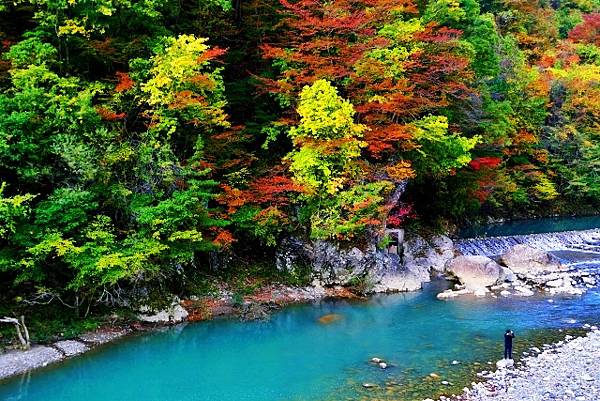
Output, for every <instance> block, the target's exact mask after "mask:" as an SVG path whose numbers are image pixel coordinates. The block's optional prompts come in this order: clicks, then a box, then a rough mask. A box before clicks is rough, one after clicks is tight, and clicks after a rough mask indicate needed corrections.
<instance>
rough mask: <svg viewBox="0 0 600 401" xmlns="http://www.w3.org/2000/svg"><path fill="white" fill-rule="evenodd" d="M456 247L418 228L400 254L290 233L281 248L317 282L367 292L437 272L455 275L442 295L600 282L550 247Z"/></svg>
mask: <svg viewBox="0 0 600 401" xmlns="http://www.w3.org/2000/svg"><path fill="white" fill-rule="evenodd" d="M456 248H457V247H455V244H454V243H453V241H452V240H451V239H450V238H449V237H447V236H443V235H439V236H434V237H431V238H427V239H426V238H423V237H421V236H419V235H416V234H414V233H407V234H406V238H405V241H404V242H403V243H402V244H401V246H400V247H399V254H393V253H388V252H387V251H386V250H380V249H377V248H376V247H375V246H369V247H367V248H366V249H364V250H362V249H359V248H357V247H352V248H348V249H344V248H340V247H339V246H338V245H336V244H335V243H333V242H328V241H315V242H307V241H302V240H299V239H297V238H289V239H287V240H286V241H284V242H283V244H282V246H281V247H280V249H279V252H278V254H277V267H278V268H279V269H280V270H286V271H292V270H294V269H297V268H299V267H302V266H304V267H306V266H308V267H310V270H311V272H312V278H313V284H314V285H315V286H317V287H320V286H323V287H336V286H352V285H356V284H357V283H360V284H361V286H362V287H363V289H364V290H366V291H367V292H397V291H414V290H418V289H420V288H421V287H422V285H423V283H426V282H428V281H430V280H431V276H432V275H440V276H445V277H447V278H448V279H451V280H455V281H456V282H457V286H456V290H448V291H446V292H444V293H443V294H440V298H452V297H454V296H457V295H464V294H475V295H477V296H485V295H486V294H490V293H491V295H492V296H497V295H500V296H510V295H516V296H530V295H533V294H534V291H536V290H538V291H545V292H548V293H551V294H555V293H567V294H574V295H576V294H581V293H582V292H583V291H585V288H586V287H589V286H591V285H595V283H596V278H594V277H593V276H592V275H591V274H590V273H589V272H588V273H586V272H579V271H576V270H574V269H568V268H567V267H565V266H563V265H561V264H560V263H559V262H558V261H557V260H555V259H554V257H552V256H551V255H550V254H549V253H548V252H546V251H544V250H540V249H537V248H535V247H533V246H530V245H525V244H517V245H514V246H512V247H510V248H508V249H507V250H506V251H505V252H504V253H503V254H502V255H500V256H499V257H498V258H497V260H494V259H492V258H490V257H488V256H485V255H469V254H467V255H462V254H461V252H460V251H459V250H458V249H456ZM458 248H459V249H460V246H459V247H458Z"/></svg>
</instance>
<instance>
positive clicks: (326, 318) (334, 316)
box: [319, 313, 343, 324]
mask: <svg viewBox="0 0 600 401" xmlns="http://www.w3.org/2000/svg"><path fill="white" fill-rule="evenodd" d="M342 318H343V316H342V315H340V314H338V313H329V314H327V315H323V316H321V317H320V318H319V323H321V324H330V323H333V322H337V321H338V320H342Z"/></svg>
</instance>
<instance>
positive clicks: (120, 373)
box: [0, 281, 600, 401]
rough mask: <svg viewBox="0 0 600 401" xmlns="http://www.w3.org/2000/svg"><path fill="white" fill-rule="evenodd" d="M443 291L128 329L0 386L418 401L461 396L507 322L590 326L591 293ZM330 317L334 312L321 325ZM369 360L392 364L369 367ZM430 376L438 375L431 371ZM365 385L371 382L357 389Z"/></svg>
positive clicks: (87, 395) (20, 393)
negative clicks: (135, 332)
mask: <svg viewBox="0 0 600 401" xmlns="http://www.w3.org/2000/svg"><path fill="white" fill-rule="evenodd" d="M445 286H446V283H445V282H441V281H438V282H433V283H432V284H430V285H428V286H427V287H426V288H425V289H424V290H423V291H422V292H417V293H408V294H398V295H387V296H377V297H374V298H370V299H369V300H367V301H362V302H347V301H329V302H321V303H318V304H315V305H301V306H293V307H289V308H285V309H284V310H282V311H279V312H277V313H275V314H274V315H273V316H272V318H271V319H270V320H269V321H256V322H245V323H242V322H239V321H236V320H218V321H211V322H204V323H198V324H189V325H187V326H180V327H174V328H170V329H168V330H165V331H162V332H156V333H151V334H145V335H139V336H134V337H131V338H127V339H124V340H122V341H119V342H117V343H115V344H110V345H107V346H105V347H100V348H99V349H96V350H94V351H92V352H90V353H87V354H85V355H83V356H81V357H78V358H74V359H70V360H67V361H66V362H63V363H61V364H59V365H56V366H53V367H48V368H45V369H42V370H39V371H35V372H33V373H31V374H30V375H25V376H23V377H19V378H13V379H11V380H9V381H5V382H3V383H0V399H1V400H30V401H50V400H61V401H75V400H78V401H81V400H86V401H100V400H101V401H108V400H129V401H136V400H140V401H141V400H144V401H151V400H181V401H183V400H198V401H199V400H203V401H209V400H215V401H217V400H218V401H271V400H272V401H275V400H369V399H378V400H382V399H398V400H400V399H401V400H410V399H423V398H425V397H426V396H427V394H431V392H436V391H443V390H447V392H450V391H459V389H461V388H462V386H464V385H465V384H466V383H465V381H466V380H469V381H470V380H471V379H470V378H466V377H469V376H468V375H467V373H466V372H468V371H472V370H473V369H476V370H481V369H485V368H486V367H487V361H496V360H497V359H498V358H499V357H501V353H502V335H503V331H504V330H505V329H506V328H507V327H510V328H512V329H513V330H514V331H515V332H516V335H517V338H516V341H517V345H518V346H519V347H520V348H523V347H524V346H525V344H529V343H530V342H531V341H533V340H534V339H535V338H536V336H539V334H540V333H549V332H552V333H557V331H558V330H559V329H560V330H563V329H568V328H570V327H574V326H580V325H581V324H583V323H586V322H587V323H590V324H597V323H598V322H599V321H600V319H599V318H600V292H599V291H598V290H595V289H593V290H590V291H589V292H588V293H587V294H586V295H584V296H582V297H574V298H568V297H566V298H560V297H554V298H549V297H541V296H540V297H537V296H536V297H531V298H517V297H515V298H485V299H475V298H462V299H454V300H451V301H439V300H437V299H436V297H435V296H436V294H437V293H438V292H440V291H441V290H443V289H444V288H445ZM550 300H551V302H550ZM331 313H335V314H338V315H339V316H340V319H338V320H335V319H334V320H333V321H332V322H331V323H329V324H322V323H320V322H319V318H320V317H322V316H323V315H326V314H331ZM571 319H573V320H571ZM574 321H577V323H574ZM564 333H565V332H562V333H560V335H561V336H564ZM557 334H558V333H557ZM376 356H377V357H381V358H385V359H386V360H387V361H388V362H389V363H390V364H392V365H395V366H393V367H391V368H389V369H387V370H381V369H379V368H378V367H376V366H374V365H371V364H369V363H368V361H369V360H370V358H372V357H376ZM453 360H457V361H459V362H460V363H459V364H456V365H452V363H451V362H452V361H453ZM476 361H478V362H479V363H481V365H474V362H476ZM433 372H435V373H436V374H437V375H439V376H440V377H439V378H431V377H429V374H430V373H433ZM471 373H472V372H471ZM442 380H447V381H450V382H451V383H452V385H450V386H444V385H443V384H441V381H442ZM364 382H371V383H374V384H376V385H378V387H379V388H378V389H375V390H365V389H363V388H362V383H364Z"/></svg>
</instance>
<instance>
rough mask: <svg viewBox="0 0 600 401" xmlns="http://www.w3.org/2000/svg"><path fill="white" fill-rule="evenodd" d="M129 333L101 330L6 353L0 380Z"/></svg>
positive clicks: (1, 358)
mask: <svg viewBox="0 0 600 401" xmlns="http://www.w3.org/2000/svg"><path fill="white" fill-rule="evenodd" d="M131 331H132V330H131V329H103V330H98V331H95V332H90V333H86V334H83V335H81V336H79V337H78V338H76V339H71V340H61V341H56V342H54V343H51V344H48V345H34V346H33V347H31V349H28V350H25V351H22V350H16V349H15V350H10V351H7V352H5V353H3V354H0V380H1V379H5V378H8V377H11V376H15V375H19V374H22V373H25V372H28V371H30V370H33V369H37V368H41V367H44V366H48V365H49V364H52V363H56V362H60V361H62V360H64V359H67V358H70V357H73V356H76V355H79V354H82V353H84V352H87V351H89V350H91V349H92V348H95V347H97V346H99V345H101V344H106V343H108V342H111V341H114V340H116V339H118V338H121V337H123V336H124V335H126V334H128V333H130V332H131Z"/></svg>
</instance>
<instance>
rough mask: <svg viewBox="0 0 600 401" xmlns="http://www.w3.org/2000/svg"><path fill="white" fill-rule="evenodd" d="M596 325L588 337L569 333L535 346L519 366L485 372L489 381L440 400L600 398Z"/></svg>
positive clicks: (578, 400) (599, 333) (594, 400)
mask: <svg viewBox="0 0 600 401" xmlns="http://www.w3.org/2000/svg"><path fill="white" fill-rule="evenodd" d="M592 329H593V330H592V331H590V332H589V333H588V334H587V335H586V336H585V337H578V338H573V337H571V336H566V337H565V340H564V341H560V342H558V343H557V344H555V345H552V346H547V347H546V348H545V349H544V350H539V349H535V350H532V352H533V353H535V352H536V351H537V352H539V353H538V354H537V355H535V356H527V357H526V358H524V359H522V360H521V363H522V365H520V366H519V367H517V368H500V369H498V370H497V371H495V372H493V373H486V374H483V376H484V377H485V378H486V379H487V381H485V382H482V383H473V385H472V387H471V388H470V389H469V388H466V389H465V391H464V393H463V394H461V395H458V396H454V397H450V398H448V397H441V398H440V401H448V400H452V401H525V400H527V401H551V400H569V401H597V400H600V331H598V329H597V328H595V327H594V328H592Z"/></svg>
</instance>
